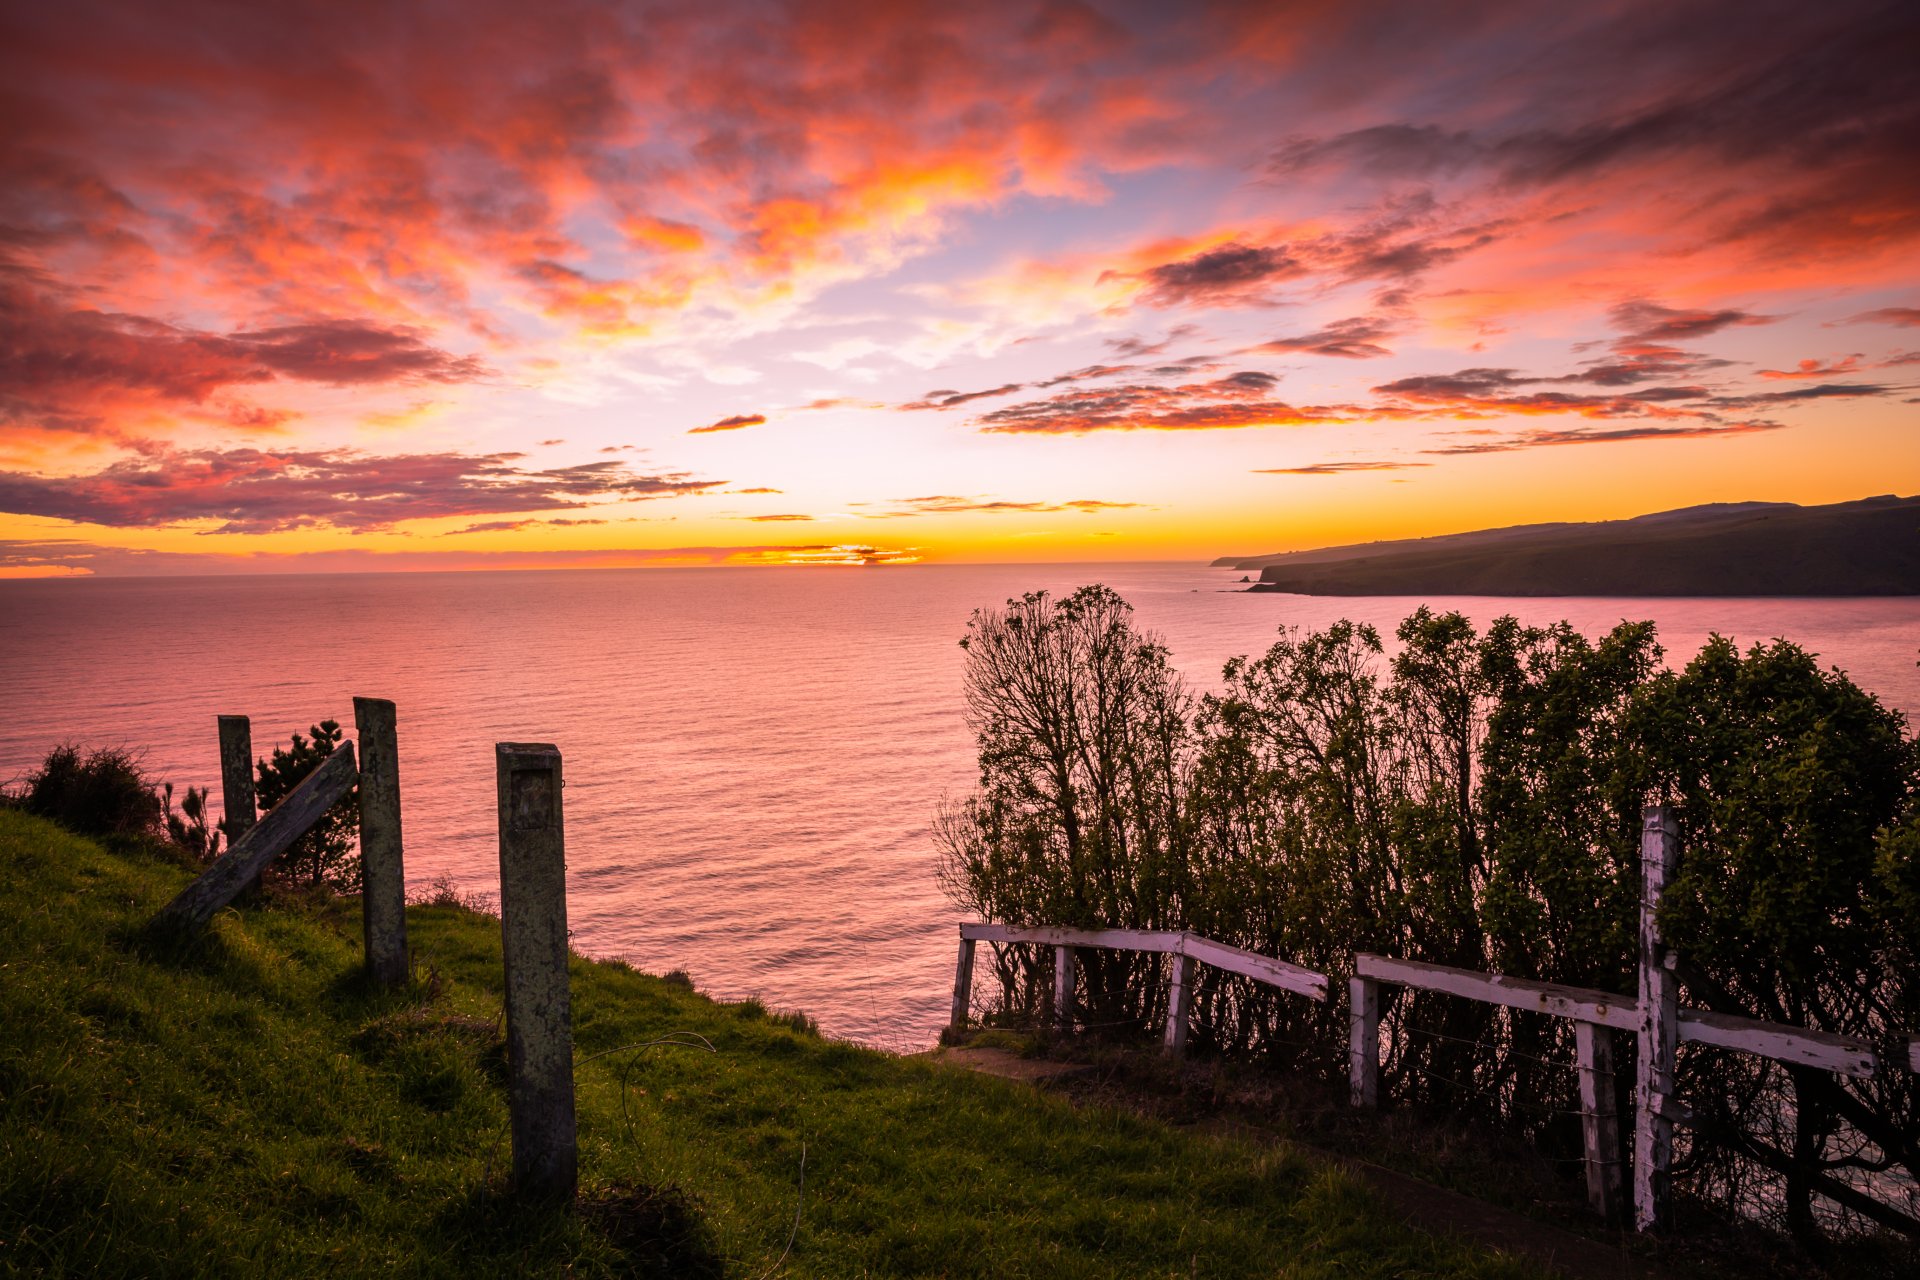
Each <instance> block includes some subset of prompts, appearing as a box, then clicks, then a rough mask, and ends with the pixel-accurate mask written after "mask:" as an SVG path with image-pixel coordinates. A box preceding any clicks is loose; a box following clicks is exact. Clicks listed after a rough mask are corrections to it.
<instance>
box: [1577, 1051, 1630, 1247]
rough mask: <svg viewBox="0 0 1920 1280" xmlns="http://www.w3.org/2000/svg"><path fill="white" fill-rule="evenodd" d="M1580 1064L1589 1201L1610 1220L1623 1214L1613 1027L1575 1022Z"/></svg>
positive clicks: (1581, 1116)
mask: <svg viewBox="0 0 1920 1280" xmlns="http://www.w3.org/2000/svg"><path fill="white" fill-rule="evenodd" d="M1573 1043H1574V1053H1575V1056H1576V1057H1577V1059H1578V1061H1579V1064H1580V1138H1581V1145H1582V1147H1583V1149H1584V1151H1585V1153H1586V1161H1587V1203H1588V1204H1590V1205H1592V1206H1593V1211H1594V1212H1595V1213H1597V1214H1599V1215H1600V1216H1601V1218H1603V1219H1604V1220H1605V1221H1607V1222H1617V1221H1619V1218H1620V1184H1621V1178H1620V1114H1619V1110H1618V1108H1617V1107H1616V1105H1615V1103H1614V1093H1613V1029H1612V1028H1611V1027H1603V1026H1601V1025H1599V1024H1598V1023H1594V1022H1577V1021H1576V1022H1575V1023H1574V1024H1573Z"/></svg>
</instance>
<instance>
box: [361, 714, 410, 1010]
mask: <svg viewBox="0 0 1920 1280" xmlns="http://www.w3.org/2000/svg"><path fill="white" fill-rule="evenodd" d="M353 722H354V727H355V732H356V735H357V736H358V738H359V740H360V741H359V746H360V918H361V923H362V926H363V929H364V933H365V937H366V960H367V974H368V976H369V977H371V978H372V979H373V980H374V981H375V982H376V983H379V984H380V985H381V986H385V987H397V986H399V985H401V984H402V983H404V982H405V981H406V980H407V875H406V869H405V865H404V862H403V855H402V852H401V840H400V754H399V739H398V734H397V731H396V727H395V715H394V707H393V703H391V702H389V701H387V700H386V699H385V698H355V699H354V700H353Z"/></svg>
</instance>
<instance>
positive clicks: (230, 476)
mask: <svg viewBox="0 0 1920 1280" xmlns="http://www.w3.org/2000/svg"><path fill="white" fill-rule="evenodd" d="M521 456H522V455H520V454H515V453H495V454H481V455H469V454H458V453H418V454H399V455H388V456H380V455H374V454H366V453H358V452H354V451H350V450H332V451H307V450H277V451H267V450H260V449H226V450H214V449H203V450H192V451H188V450H159V451H154V452H152V453H150V454H149V455H148V456H144V457H138V458H130V459H126V460H124V461H121V462H116V463H114V464H112V465H111V466H108V467H105V468H103V469H101V470H99V471H95V472H91V473H86V474H81V475H71V476H44V475H35V474H32V473H28V472H19V471H3V472H0V511H4V512H6V513H8V514H12V515H30V516H50V517H54V518H57V519H62V520H74V521H78V522H81V523H84V524H101V525H109V526H114V527H118V528H148V527H153V526H158V525H167V524H174V523H177V522H180V521H188V520H218V521H220V522H221V524H220V526H219V527H218V529H216V530H215V532H219V533H266V532H273V531H277V530H283V529H293V528H300V527H304V526H313V525H330V526H333V527H336V528H341V529H348V530H356V531H359V530H368V529H384V528H387V527H389V526H391V525H394V524H396V523H398V522H400V521H403V520H425V519H434V518H439V517H446V516H479V515H492V514H496V513H503V514H504V513H513V512H522V511H534V510H553V509H578V508H582V507H587V506H591V505H594V504H595V503H598V502H606V501H622V500H633V499H641V498H660V497H671V496H674V495H679V494H689V493H703V492H706V491H708V490H711V489H715V488H718V487H719V486H720V485H722V484H724V483H726V482H725V481H721V480H695V479H693V478H691V477H690V476H688V475H687V474H686V473H684V472H670V473H665V474H660V475H639V474H636V473H635V472H633V471H631V470H629V469H628V467H627V465H626V464H625V463H623V462H616V461H607V462H587V463H581V464H579V465H577V466H572V467H558V468H552V469H547V470H528V469H526V468H523V467H520V466H517V465H515V464H516V463H517V461H518V460H519V459H520V458H521Z"/></svg>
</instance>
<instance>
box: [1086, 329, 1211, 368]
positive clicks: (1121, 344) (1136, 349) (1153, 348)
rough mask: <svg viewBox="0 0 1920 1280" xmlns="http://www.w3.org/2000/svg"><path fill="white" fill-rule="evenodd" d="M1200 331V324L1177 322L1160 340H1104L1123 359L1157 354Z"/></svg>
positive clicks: (1133, 338) (1129, 338)
mask: <svg viewBox="0 0 1920 1280" xmlns="http://www.w3.org/2000/svg"><path fill="white" fill-rule="evenodd" d="M1199 332H1200V327H1199V326H1198V325H1192V324H1177V325H1175V326H1173V328H1171V329H1169V330H1167V336H1166V337H1164V338H1162V339H1160V341H1158V342H1148V341H1147V340H1146V339H1145V338H1140V337H1128V338H1107V339H1104V341H1105V342H1106V344H1107V347H1108V348H1109V349H1110V350H1111V351H1112V352H1113V354H1115V355H1117V356H1119V357H1120V358H1121V359H1123V360H1132V359H1138V358H1141V357H1144V356H1157V355H1160V354H1161V353H1163V352H1164V351H1166V350H1167V348H1168V347H1171V346H1172V345H1173V344H1174V343H1176V342H1184V341H1185V340H1186V339H1188V338H1191V337H1193V336H1194V335H1196V334H1198V333H1199Z"/></svg>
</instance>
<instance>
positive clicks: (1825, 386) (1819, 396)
mask: <svg viewBox="0 0 1920 1280" xmlns="http://www.w3.org/2000/svg"><path fill="white" fill-rule="evenodd" d="M1905 389H1906V388H1904V387H1889V386H1882V385H1879V384H1877V383H1871V382H1858V383H1854V382H1822V383H1820V384H1818V385H1817V386H1811V387H1795V388H1794V389H1793V390H1791V391H1764V392H1759V393H1756V394H1754V395H1745V396H1720V397H1718V398H1716V399H1715V400H1714V403H1715V404H1717V405H1720V406H1722V407H1725V408H1730V409H1745V408H1750V407H1752V406H1754V405H1761V404H1798V403H1801V402H1803V401H1807V400H1854V399H1862V398H1866V397H1870V396H1890V395H1896V394H1898V393H1899V392H1901V391H1903V390H1905Z"/></svg>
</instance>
